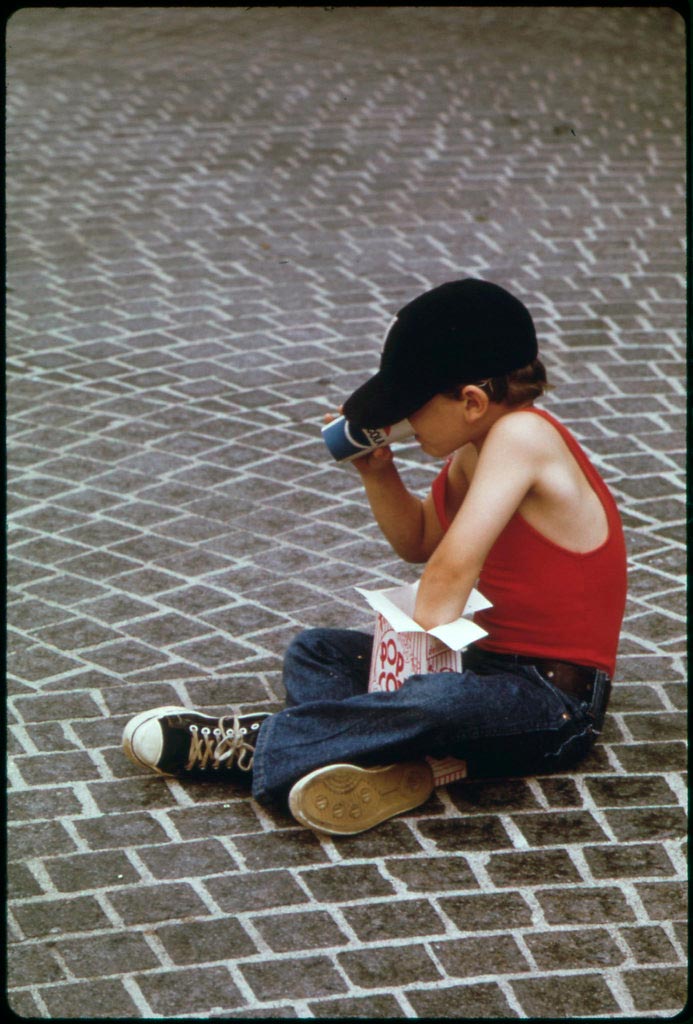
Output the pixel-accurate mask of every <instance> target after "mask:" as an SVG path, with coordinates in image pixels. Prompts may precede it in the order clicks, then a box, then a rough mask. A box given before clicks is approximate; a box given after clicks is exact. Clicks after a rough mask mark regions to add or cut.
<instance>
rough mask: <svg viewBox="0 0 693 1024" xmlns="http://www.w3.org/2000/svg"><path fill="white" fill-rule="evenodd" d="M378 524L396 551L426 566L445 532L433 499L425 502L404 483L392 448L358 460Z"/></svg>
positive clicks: (359, 469)
mask: <svg viewBox="0 0 693 1024" xmlns="http://www.w3.org/2000/svg"><path fill="white" fill-rule="evenodd" d="M354 466H355V467H356V468H357V469H358V471H359V473H360V475H361V480H362V482H363V486H364V489H365V491H366V496H367V498H368V501H369V504H370V506H371V510H372V512H373V515H374V517H375V520H376V522H377V524H378V526H379V527H380V529H381V530H382V532H383V535H384V536H385V538H386V539H387V540H388V541H389V543H390V544H391V545H392V547H393V549H394V551H395V552H396V553H397V554H398V555H399V556H400V558H403V559H404V560H405V561H407V562H426V561H427V560H428V559H429V557H430V556H431V554H432V553H433V551H435V549H436V547H437V546H438V544H439V543H440V540H441V538H442V536H443V530H442V527H441V526H440V524H439V522H438V518H437V516H436V513H435V508H434V506H433V500H432V498H431V496H430V495H429V496H428V497H427V498H426V499H424V500H423V501H422V500H421V499H420V498H417V497H415V496H414V495H413V494H412V493H411V492H410V491H409V490H407V488H406V487H405V485H404V483H403V482H402V478H401V477H400V475H399V472H398V471H397V467H396V465H395V463H394V460H393V458H392V452H391V451H390V449H389V448H378V449H376V451H374V452H373V453H372V454H371V455H367V456H364V457H363V458H360V459H356V460H355V462H354Z"/></svg>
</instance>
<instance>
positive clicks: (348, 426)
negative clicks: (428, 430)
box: [322, 416, 414, 462]
mask: <svg viewBox="0 0 693 1024" xmlns="http://www.w3.org/2000/svg"><path fill="white" fill-rule="evenodd" d="M413 435H414V428H413V427H412V425H411V423H410V422H409V420H400V422H399V423H395V424H394V425H393V426H391V427H355V426H354V425H353V423H349V421H348V420H347V419H346V417H345V416H339V417H338V418H337V419H336V420H332V422H331V423H326V424H325V426H324V427H323V428H322V436H323V440H324V442H325V444H326V445H327V447H328V449H329V451H330V454H331V455H332V457H333V458H334V459H335V460H336V461H337V462H353V461H354V459H360V458H361V457H362V456H363V455H368V454H369V453H370V452H372V451H373V450H374V449H375V448H384V447H385V445H388V444H392V442H393V441H402V440H404V438H406V437H413Z"/></svg>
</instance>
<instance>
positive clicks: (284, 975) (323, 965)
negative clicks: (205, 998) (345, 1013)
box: [240, 956, 346, 1000]
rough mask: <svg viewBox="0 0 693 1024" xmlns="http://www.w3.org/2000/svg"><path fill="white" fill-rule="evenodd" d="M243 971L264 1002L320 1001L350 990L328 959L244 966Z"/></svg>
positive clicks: (321, 957)
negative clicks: (310, 999)
mask: <svg viewBox="0 0 693 1024" xmlns="http://www.w3.org/2000/svg"><path fill="white" fill-rule="evenodd" d="M240 970H241V972H242V974H243V976H244V978H245V980H246V981H247V983H248V984H249V985H250V987H251V988H252V990H253V992H254V993H255V995H256V996H257V997H258V998H259V999H263V1000H273V999H287V998H289V999H307V998H316V997H319V996H328V995H337V994H339V993H342V992H344V991H345V990H346V985H345V984H344V981H343V980H342V978H341V976H340V975H339V974H338V973H337V971H336V970H335V968H334V967H333V966H332V964H331V962H330V961H329V960H328V958H327V957H324V956H309V957H302V958H301V959H300V960H274V961H271V962H267V963H254V964H241V965H240Z"/></svg>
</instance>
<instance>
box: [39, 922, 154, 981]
mask: <svg viewBox="0 0 693 1024" xmlns="http://www.w3.org/2000/svg"><path fill="white" fill-rule="evenodd" d="M59 949H60V955H61V957H62V958H63V959H64V961H65V963H66V964H67V966H68V967H69V969H70V971H71V972H72V974H74V975H76V977H78V978H96V977H100V976H103V975H104V974H129V973H130V972H131V971H132V965H133V964H137V965H138V967H139V968H140V969H143V970H146V969H147V968H151V967H158V966H159V961H158V959H157V957H156V956H155V955H154V953H153V952H152V950H151V949H150V948H149V946H148V945H147V943H146V941H145V939H144V937H143V936H142V935H136V934H132V933H128V932H115V933H113V934H110V935H90V936H89V937H88V938H83V939H67V940H63V941H61V942H60V944H59Z"/></svg>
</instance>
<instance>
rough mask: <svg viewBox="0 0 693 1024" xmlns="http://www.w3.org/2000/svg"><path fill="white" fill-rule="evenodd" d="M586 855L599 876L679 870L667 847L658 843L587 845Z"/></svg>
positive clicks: (660, 873)
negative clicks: (670, 857) (674, 864)
mask: <svg viewBox="0 0 693 1024" xmlns="http://www.w3.org/2000/svg"><path fill="white" fill-rule="evenodd" d="M585 858H586V860H587V863H588V864H589V866H590V870H591V872H592V874H593V875H594V877H595V878H621V877H626V878H627V877H632V876H640V877H642V876H647V875H673V874H675V870H674V866H673V864H672V863H671V860H670V859H669V856H668V855H667V852H666V850H665V849H664V848H663V847H661V846H655V845H654V844H647V843H637V844H635V845H633V846H593V847H586V848H585Z"/></svg>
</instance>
